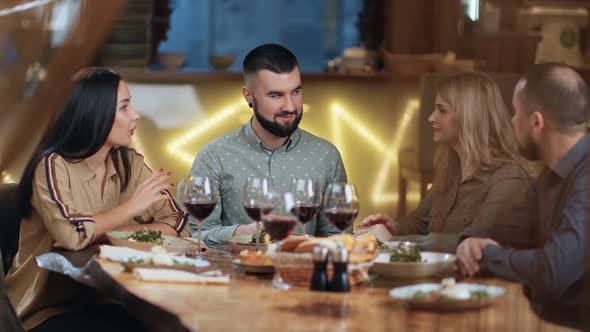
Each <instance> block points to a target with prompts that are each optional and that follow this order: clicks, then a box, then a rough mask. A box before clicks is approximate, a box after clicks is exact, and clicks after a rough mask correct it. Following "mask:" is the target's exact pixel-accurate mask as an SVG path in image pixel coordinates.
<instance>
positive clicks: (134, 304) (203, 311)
mask: <svg viewBox="0 0 590 332" xmlns="http://www.w3.org/2000/svg"><path fill="white" fill-rule="evenodd" d="M226 249H227V248H220V249H212V250H210V254H209V256H208V259H209V260H210V261H212V262H213V264H215V267H217V268H219V269H220V270H222V271H224V272H227V273H229V274H230V275H231V281H230V283H229V284H227V285H200V284H179V283H166V282H145V281H141V280H138V279H136V278H134V276H133V274H132V273H130V272H127V271H125V270H124V269H123V267H122V266H121V265H120V264H119V263H116V262H112V261H108V260H105V259H103V258H97V257H96V256H93V258H91V260H93V264H94V265H95V266H98V267H99V268H98V270H100V274H104V275H103V277H104V276H108V278H110V279H111V281H112V282H111V283H109V286H108V287H107V286H105V285H106V284H105V283H101V284H99V285H98V286H97V284H94V287H95V288H99V289H101V288H109V289H110V290H111V292H110V294H119V295H120V294H121V293H122V292H123V293H128V294H129V295H130V296H122V297H121V296H119V300H120V301H121V302H123V304H124V305H125V306H127V307H128V308H130V309H136V310H130V311H131V312H133V313H134V314H135V315H136V316H139V317H138V318H141V319H142V320H143V321H144V322H147V324H148V326H149V322H150V320H157V318H158V317H157V316H159V315H160V316H162V315H169V316H170V317H173V318H174V319H173V320H170V322H168V323H166V324H167V325H165V326H166V327H165V328H162V327H161V326H162V325H159V326H160V327H158V328H154V330H160V329H165V330H170V331H178V330H186V331H273V332H283V331H370V332H378V331H547V332H549V331H570V330H573V329H571V328H568V327H564V326H561V325H556V324H553V323H550V322H547V321H544V320H542V319H541V318H539V316H537V315H536V314H535V312H533V310H532V309H531V306H530V304H529V302H528V300H527V298H526V297H525V296H524V294H523V291H522V286H521V285H519V284H517V283H514V282H510V281H506V280H502V279H498V278H493V277H485V278H475V279H467V280H463V281H467V282H476V283H480V284H487V285H496V286H500V287H503V288H504V289H505V290H506V294H505V295H503V296H501V297H500V298H498V299H497V300H496V301H495V302H494V303H493V304H492V305H490V306H487V307H484V308H480V309H475V310H467V311H427V310H416V309H413V308H411V307H408V306H407V305H406V304H405V303H403V302H399V301H396V300H394V299H393V298H391V297H390V296H389V295H388V292H389V290H390V289H391V288H393V287H398V286H403V285H409V284H416V283H421V282H440V277H439V278H434V279H419V280H417V279H386V278H382V277H380V276H377V275H371V277H370V280H369V282H368V283H367V284H365V285H362V286H356V287H354V288H353V289H352V291H351V292H350V293H331V292H314V291H310V290H308V289H307V288H301V287H294V288H291V289H289V290H278V289H274V288H272V287H270V282H271V278H272V275H255V274H248V273H245V271H243V270H241V269H240V268H239V267H237V266H236V265H234V264H233V263H232V259H233V258H235V255H233V256H232V254H230V253H229V251H228V250H226ZM87 265H88V264H87ZM96 274H98V273H97V272H96V271H94V272H90V273H89V275H87V276H84V277H79V278H78V280H82V281H83V282H86V281H88V280H91V279H93V278H96V277H97V276H96ZM89 283H90V284H91V283H92V282H89ZM113 285H115V286H113ZM113 288H114V289H115V292H113V291H112V289H113ZM141 303H144V304H148V305H149V306H150V307H151V308H152V310H147V309H146V310H143V309H139V307H138V306H140V305H141ZM154 308H155V309H157V310H153V309H154ZM174 324H180V325H181V327H180V329H179V327H173V325H174ZM154 326H155V325H154ZM152 327H153V326H152Z"/></svg>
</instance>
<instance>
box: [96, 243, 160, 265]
mask: <svg viewBox="0 0 590 332" xmlns="http://www.w3.org/2000/svg"><path fill="white" fill-rule="evenodd" d="M99 256H100V257H101V258H107V259H110V260H112V261H115V262H128V261H130V260H133V261H137V260H146V259H147V258H148V257H150V256H151V254H150V253H149V252H146V251H141V250H136V249H132V248H127V247H115V246H109V245H101V246H100V255H99Z"/></svg>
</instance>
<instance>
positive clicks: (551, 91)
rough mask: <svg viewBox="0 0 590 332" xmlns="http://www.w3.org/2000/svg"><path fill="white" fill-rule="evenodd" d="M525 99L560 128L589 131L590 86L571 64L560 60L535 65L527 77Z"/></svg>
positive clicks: (524, 91)
mask: <svg viewBox="0 0 590 332" xmlns="http://www.w3.org/2000/svg"><path fill="white" fill-rule="evenodd" d="M524 80H525V81H526V84H525V85H524V88H523V90H522V91H523V96H524V102H525V104H526V106H527V109H528V110H529V111H539V112H541V113H543V114H545V115H547V117H548V118H549V119H550V120H551V121H552V122H553V123H555V124H556V125H557V127H558V129H559V130H565V131H569V130H572V129H573V130H576V129H577V128H580V129H583V130H585V128H586V126H587V124H588V121H589V120H590V96H589V92H588V85H587V84H586V82H585V81H584V79H583V78H582V77H581V76H580V75H579V74H578V73H577V72H576V71H575V70H574V69H573V68H571V67H569V66H566V65H563V64H557V63H542V64H536V65H533V66H532V67H531V68H530V69H529V71H528V72H527V73H526V75H525V76H524Z"/></svg>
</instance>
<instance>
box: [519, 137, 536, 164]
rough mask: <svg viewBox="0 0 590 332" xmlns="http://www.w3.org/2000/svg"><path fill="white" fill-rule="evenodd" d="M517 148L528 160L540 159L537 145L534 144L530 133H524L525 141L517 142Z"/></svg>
mask: <svg viewBox="0 0 590 332" xmlns="http://www.w3.org/2000/svg"><path fill="white" fill-rule="evenodd" d="M518 149H519V150H520V154H522V155H523V156H524V157H525V158H526V159H528V160H533V161H535V160H540V159H541V154H540V152H539V146H537V144H535V142H534V141H533V137H532V136H531V134H530V133H527V134H526V136H525V141H524V142H523V143H522V144H520V143H518Z"/></svg>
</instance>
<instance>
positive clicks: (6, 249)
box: [0, 183, 20, 273]
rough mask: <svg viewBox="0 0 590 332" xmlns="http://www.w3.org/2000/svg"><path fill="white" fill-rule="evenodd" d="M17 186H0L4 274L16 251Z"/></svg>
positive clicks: (17, 222)
mask: <svg viewBox="0 0 590 332" xmlns="http://www.w3.org/2000/svg"><path fill="white" fill-rule="evenodd" d="M17 202H18V184H16V183H7V184H0V250H2V253H3V259H2V263H4V264H3V265H4V269H3V272H4V273H6V272H7V271H8V269H10V266H12V261H13V259H14V256H15V255H16V253H17V251H18V241H19V235H20V219H19V218H18V217H17V213H16V206H17Z"/></svg>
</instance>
